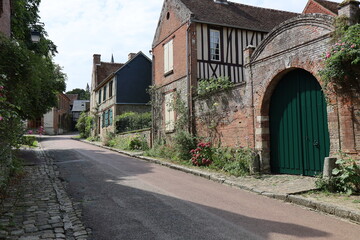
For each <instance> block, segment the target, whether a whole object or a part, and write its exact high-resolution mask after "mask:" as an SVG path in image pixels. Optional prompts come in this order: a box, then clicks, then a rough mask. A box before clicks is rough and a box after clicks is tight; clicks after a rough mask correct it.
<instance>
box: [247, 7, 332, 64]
mask: <svg viewBox="0 0 360 240" xmlns="http://www.w3.org/2000/svg"><path fill="white" fill-rule="evenodd" d="M333 22H334V17H332V16H329V15H325V14H319V13H315V14H303V15H299V16H297V17H294V18H291V19H289V20H287V21H285V22H283V23H281V24H280V25H278V26H277V27H275V28H274V29H273V30H272V31H271V32H270V33H269V34H268V35H267V36H266V38H265V39H264V40H263V41H262V42H261V44H260V45H259V46H258V47H257V48H256V49H255V51H254V52H253V54H252V55H251V59H250V64H251V63H254V62H256V61H258V60H261V59H264V58H267V57H271V54H269V53H273V54H281V53H282V52H283V51H289V44H291V46H290V47H291V48H296V47H298V46H300V45H303V44H307V42H309V41H313V40H316V39H319V38H321V37H327V36H326V35H328V34H329V33H331V32H332V31H334V29H335V28H334V25H333ZM294 29H296V31H294ZM287 34H290V36H289V37H288V38H284V36H285V35H287ZM296 34H298V35H296ZM305 35H306V39H304V40H303V37H302V36H305ZM284 39H288V41H287V42H284V41H285V40H284ZM282 40H283V41H282Z"/></svg>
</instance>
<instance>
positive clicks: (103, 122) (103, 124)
mask: <svg viewBox="0 0 360 240" xmlns="http://www.w3.org/2000/svg"><path fill="white" fill-rule="evenodd" d="M102 127H105V112H103V114H102Z"/></svg>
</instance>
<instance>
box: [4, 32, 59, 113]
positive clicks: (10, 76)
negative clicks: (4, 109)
mask: <svg viewBox="0 0 360 240" xmlns="http://www.w3.org/2000/svg"><path fill="white" fill-rule="evenodd" d="M0 62H1V65H0V81H1V82H2V83H3V86H4V88H5V89H6V93H5V96H6V97H7V100H8V102H9V103H11V104H13V105H14V106H16V109H15V110H16V111H17V112H18V113H19V115H20V117H22V118H24V119H35V118H37V117H39V116H41V115H43V114H45V113H46V112H47V111H48V110H49V109H50V108H51V107H54V106H56V105H57V92H61V91H63V90H65V75H64V74H63V73H62V72H61V69H60V67H59V66H57V65H55V64H54V63H53V62H52V61H51V59H48V58H44V57H43V56H41V55H37V54H36V53H34V52H33V51H30V50H29V49H27V48H26V47H25V46H24V44H23V43H21V42H20V43H15V42H13V41H10V40H9V39H6V38H4V37H0Z"/></svg>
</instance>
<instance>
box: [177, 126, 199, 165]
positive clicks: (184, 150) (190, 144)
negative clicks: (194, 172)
mask: <svg viewBox="0 0 360 240" xmlns="http://www.w3.org/2000/svg"><path fill="white" fill-rule="evenodd" d="M174 143H175V146H174V147H175V150H176V154H175V155H174V157H173V158H174V159H175V160H184V159H189V158H191V153H190V150H191V149H194V148H195V147H196V137H194V136H193V135H191V134H190V133H189V132H187V131H184V130H178V132H177V133H176V134H175V136H174Z"/></svg>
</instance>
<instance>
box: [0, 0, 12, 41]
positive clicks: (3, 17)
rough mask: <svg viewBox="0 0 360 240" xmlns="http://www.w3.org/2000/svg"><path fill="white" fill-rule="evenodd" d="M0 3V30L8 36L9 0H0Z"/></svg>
mask: <svg viewBox="0 0 360 240" xmlns="http://www.w3.org/2000/svg"><path fill="white" fill-rule="evenodd" d="M0 4H2V6H0V32H1V33H3V34H5V36H7V37H10V31H11V29H10V14H11V12H10V0H2V1H0Z"/></svg>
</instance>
